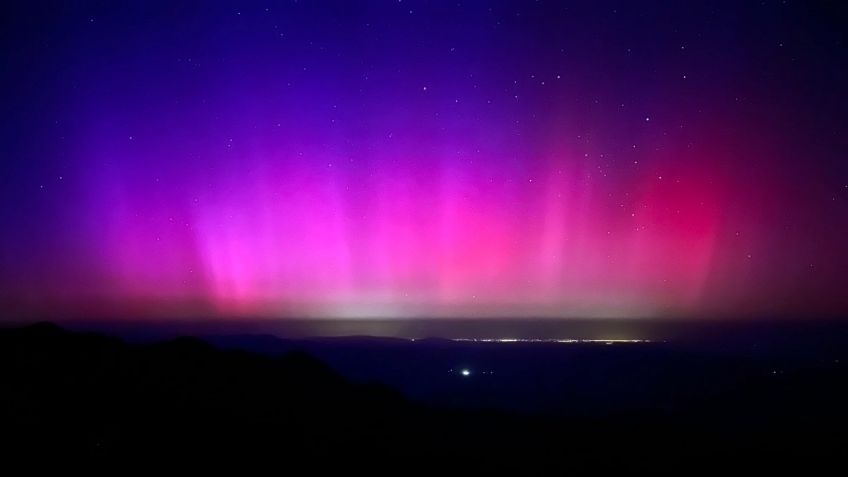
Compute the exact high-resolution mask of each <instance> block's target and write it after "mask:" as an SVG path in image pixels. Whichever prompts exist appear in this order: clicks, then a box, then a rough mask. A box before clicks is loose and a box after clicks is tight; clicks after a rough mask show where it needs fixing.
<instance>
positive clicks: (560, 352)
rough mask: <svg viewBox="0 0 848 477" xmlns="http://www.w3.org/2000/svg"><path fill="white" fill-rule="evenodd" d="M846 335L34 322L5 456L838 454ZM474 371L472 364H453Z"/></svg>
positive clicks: (652, 459) (2, 347)
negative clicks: (213, 328)
mask: <svg viewBox="0 0 848 477" xmlns="http://www.w3.org/2000/svg"><path fill="white" fill-rule="evenodd" d="M787 336H791V334H790V335H787ZM843 336H844V335H843V334H840V333H838V332H835V331H834V332H827V333H825V334H824V335H823V336H822V337H820V338H819V339H817V340H806V341H804V340H800V341H799V340H793V339H788V338H787V339H784V340H783V341H780V340H774V339H772V340H766V341H764V342H763V343H765V344H759V343H754V344H753V345H750V343H749V342H748V341H746V340H744V339H742V338H740V337H736V338H734V339H732V340H731V339H728V340H724V341H721V342H723V343H725V345H722V346H719V345H717V344H716V343H718V342H719V341H720V340H715V341H710V340H706V339H705V340H702V341H700V342H697V343H700V344H698V345H696V341H689V342H679V343H668V342H666V343H654V344H615V345H611V346H610V345H603V344H578V345H562V344H538V343H506V344H503V343H456V342H450V341H445V340H423V341H422V340H416V341H415V342H409V341H404V340H392V339H365V338H358V339H355V338H350V339H314V340H295V341H286V340H280V339H277V338H273V337H268V336H209V337H207V338H206V341H201V340H199V339H194V338H179V339H174V340H168V341H163V342H156V343H147V344H127V343H125V342H124V341H121V340H119V339H117V338H111V337H107V336H104V335H99V334H94V333H74V332H68V331H65V330H63V329H61V328H59V327H57V326H54V325H51V324H37V325H32V326H27V327H22V328H14V329H5V330H0V383H2V388H3V392H2V393H0V413H2V414H0V419H2V423H3V425H2V428H0V444H2V447H0V449H2V452H3V453H5V454H6V457H7V458H9V457H14V458H16V459H17V458H21V459H33V461H38V460H39V459H43V457H44V456H67V457H71V458H73V459H75V460H76V459H80V458H81V459H84V460H87V459H96V460H98V461H102V462H121V463H129V462H139V461H150V460H151V459H153V460H159V459H179V460H183V461H187V462H203V463H206V464H209V463H215V462H217V461H224V460H239V461H249V462H258V461H269V462H277V463H280V462H292V461H295V460H300V461H302V460H309V459H315V457H316V456H318V457H321V456H327V457H335V458H341V457H342V456H355V457H356V458H357V459H358V460H360V461H362V460H364V461H381V460H385V459H386V458H387V457H390V456H393V457H396V456H409V457H416V458H418V459H427V460H428V461H429V462H435V461H437V460H439V459H440V458H444V457H452V458H461V459H463V460H465V461H466V462H471V463H474V462H479V463H485V464H488V465H492V464H495V465H497V464H499V463H501V462H507V461H512V462H525V463H527V462H532V463H542V462H547V463H552V464H554V465H558V466H571V465H576V464H578V463H582V464H589V465H594V464H596V463H606V464H609V463H626V462H639V463H642V464H652V463H665V464H667V463H669V462H671V461H690V460H691V459H701V460H703V459H704V458H708V459H711V460H714V459H716V458H725V457H734V456H744V457H746V458H753V459H755V460H756V459H761V460H762V461H764V462H766V461H773V460H774V459H785V458H787V457H803V456H829V457H840V456H842V455H845V452H846V451H845V444H846V443H848V440H846V424H848V419H846V417H848V412H846V407H845V405H846V403H848V400H846V398H848V368H846V366H845V363H844V361H842V358H841V356H842V353H843V350H844V349H845V348H843V347H841V346H840V344H841V343H842V337H843ZM208 342H213V343H215V346H213V345H211V344H209V343H208ZM705 343H713V344H705ZM745 343H749V344H745ZM235 348H240V349H251V350H253V351H255V353H252V352H246V351H241V350H238V349H235ZM312 356H316V357H319V358H320V359H321V361H319V360H318V359H316V358H313V357H312ZM324 362H327V363H329V364H330V365H329V366H328V365H326V364H324ZM330 366H332V367H330ZM463 367H467V368H469V369H470V370H471V371H472V374H471V375H470V376H467V377H464V376H462V375H461V374H458V373H457V372H456V370H457V369H460V368H463ZM451 369H454V371H453V372H451V371H450V370H451ZM483 371H486V373H485V374H484V373H483ZM489 373H491V374H489ZM366 381H371V382H377V381H379V382H382V383H387V384H388V385H390V386H391V387H389V386H387V385H385V384H362V383H363V382H366ZM395 389H397V390H395ZM325 462H326V461H325Z"/></svg>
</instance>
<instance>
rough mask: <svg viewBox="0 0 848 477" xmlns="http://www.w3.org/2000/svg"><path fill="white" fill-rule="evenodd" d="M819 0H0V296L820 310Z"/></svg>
mask: <svg viewBox="0 0 848 477" xmlns="http://www.w3.org/2000/svg"><path fill="white" fill-rule="evenodd" d="M16 3H17V4H16ZM118 3H126V5H118ZM846 25H848V15H846V10H845V7H843V6H840V2H836V1H834V2H815V1H803V2H802V1H792V0H787V1H780V0H777V1H771V0H768V1H756V2H753V1H751V2H749V1H739V0H735V1H727V2H697V1H692V2H689V1H687V2H636V1H620V2H603V1H590V2H585V3H584V2H558V1H535V2H534V1H531V0H523V1H514V2H498V1H479V2H477V1H461V2H456V1H453V2H448V1H445V2H437V1H411V0H402V1H398V0H391V1H371V2H364V1H362V2H358V1H335V2H329V1H315V2H311V1H306V0H301V1H286V2H272V1H255V2H240V3H232V4H228V3H227V2H178V1H174V2H171V1H168V2H153V1H144V2H109V1H102V2H59V3H49V2H38V1H36V2H4V6H3V7H2V14H0V87H2V88H1V89H0V95H2V96H0V124H2V126H0V200H1V201H2V205H0V229H2V233H0V304H2V308H3V319H7V320H8V319H15V318H20V317H33V316H47V317H53V318H62V317H79V316H88V317H99V316H110V317H116V316H127V317H130V316H132V317H151V318H153V317H156V318H162V317H192V316H204V317H218V318H221V319H238V318H239V317H272V318H274V317H280V318H296V317H315V318H319V317H327V318H336V317H339V318H355V317H363V318H365V317H385V318H410V317H434V318H445V317H469V318H477V317H480V318H483V317H513V318H522V317H527V318H531V317H563V318H605V317H610V318H685V319H711V318H714V317H726V318H736V319H742V318H749V317H769V316H793V317H811V318H812V317H825V316H838V315H841V314H844V313H845V312H846V311H848V157H846V150H848V134H847V133H848V61H846V60H848V55H846V36H845V33H846Z"/></svg>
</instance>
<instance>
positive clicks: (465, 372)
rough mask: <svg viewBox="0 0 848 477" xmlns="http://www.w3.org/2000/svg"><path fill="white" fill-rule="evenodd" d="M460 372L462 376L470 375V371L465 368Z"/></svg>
mask: <svg viewBox="0 0 848 477" xmlns="http://www.w3.org/2000/svg"><path fill="white" fill-rule="evenodd" d="M460 373H462V375H463V376H471V371H469V370H467V369H463V370H462V371H460Z"/></svg>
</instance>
